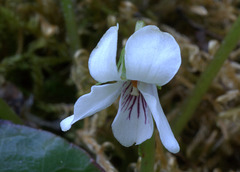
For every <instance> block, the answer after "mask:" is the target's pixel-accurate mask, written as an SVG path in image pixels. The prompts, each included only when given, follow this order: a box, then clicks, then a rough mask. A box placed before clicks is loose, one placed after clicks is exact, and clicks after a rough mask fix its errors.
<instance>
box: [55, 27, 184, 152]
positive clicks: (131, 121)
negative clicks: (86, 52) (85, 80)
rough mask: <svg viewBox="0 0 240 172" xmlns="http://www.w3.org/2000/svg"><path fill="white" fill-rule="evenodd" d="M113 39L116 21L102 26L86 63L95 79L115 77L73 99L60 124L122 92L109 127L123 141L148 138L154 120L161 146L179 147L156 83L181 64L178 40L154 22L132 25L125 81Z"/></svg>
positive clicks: (70, 122) (108, 102)
mask: <svg viewBox="0 0 240 172" xmlns="http://www.w3.org/2000/svg"><path fill="white" fill-rule="evenodd" d="M117 39H118V25H117V26H113V27H110V28H109V29H108V30H107V32H106V33H105V34H104V35H103V37H102V38H101V40H100V41H99V43H98V45H97V47H96V48H95V49H94V50H93V51H92V53H91V55H90V58H89V62H88V65H89V71H90V74H91V76H92V77H93V78H94V79H95V80H96V81H98V82H101V83H104V82H109V81H116V82H115V83H109V84H104V85H97V86H96V85H95V86H92V88H91V92H90V93H88V94H85V95H83V96H81V97H80V98H79V99H78V100H77V102H76V103H75V105H74V113H73V115H71V116H69V117H67V118H66V119H64V120H63V121H62V122H61V124H60V125H61V129H62V130H63V131H67V130H69V129H70V128H71V126H72V125H73V124H74V123H75V122H77V121H78V120H81V119H83V118H86V117H89V116H91V115H93V114H95V113H96V112H98V111H101V110H103V109H105V108H107V107H109V106H110V105H111V104H112V103H113V102H114V101H115V100H116V99H117V98H118V97H119V96H120V95H121V97H120V101H119V109H118V112H117V116H116V117H115V119H114V121H113V123H112V130H113V134H114V136H115V137H116V139H117V140H118V141H119V142H120V143H121V144H122V145H123V146H126V147H129V146H131V145H133V144H134V143H136V144H137V145H138V144H141V143H142V142H144V141H145V140H147V139H149V138H151V136H152V134H153V130H154V124H153V119H154V121H155V124H156V126H157V129H158V131H159V135H160V138H161V141H162V143H163V145H164V146H165V148H166V149H167V150H168V151H170V152H172V153H177V152H179V150H180V148H179V145H178V142H177V141H176V139H175V137H174V135H173V133H172V130H171V128H170V126H169V123H168V121H167V119H166V117H165V115H164V112H163V110H162V107H161V105H160V102H159V97H158V92H157V87H156V85H157V86H162V85H165V84H166V83H168V82H169V81H170V80H171V79H172V78H173V76H174V75H175V74H176V73H177V71H178V69H179V67H180V64H181V55H180V48H179V46H178V44H177V42H176V41H175V39H174V38H173V37H172V36H171V35H170V34H168V33H165V32H161V31H160V30H159V29H158V27H156V26H152V25H149V26H145V27H143V28H141V29H139V30H137V31H136V32H135V33H134V34H133V35H132V36H130V38H129V39H128V40H127V42H126V46H125V57H124V60H125V68H126V79H127V80H122V79H121V73H120V72H119V71H118V69H117V65H116V54H117ZM152 117H153V119H152Z"/></svg>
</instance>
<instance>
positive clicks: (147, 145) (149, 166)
mask: <svg viewBox="0 0 240 172" xmlns="http://www.w3.org/2000/svg"><path fill="white" fill-rule="evenodd" d="M139 156H140V157H141V168H140V172H153V170H154V160H155V132H153V135H152V137H151V138H150V139H149V140H146V141H145V142H143V143H142V144H141V145H139Z"/></svg>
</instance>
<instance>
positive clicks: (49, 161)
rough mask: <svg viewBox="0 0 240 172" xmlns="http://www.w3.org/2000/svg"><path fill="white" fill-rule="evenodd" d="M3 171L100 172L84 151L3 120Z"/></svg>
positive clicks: (0, 125)
mask: <svg viewBox="0 0 240 172" xmlns="http://www.w3.org/2000/svg"><path fill="white" fill-rule="evenodd" d="M0 171H1V172H16V171H17V172H100V171H103V170H102V169H101V167H99V166H98V165H97V164H96V163H95V161H94V160H93V159H91V158H90V157H89V155H88V154H87V153H86V152H85V151H84V150H82V149H80V148H78V147H77V146H74V145H72V144H69V143H68V142H67V141H65V140H64V139H62V138H60V137H58V136H56V135H54V134H51V133H49V132H46V131H43V130H37V129H33V128H30V127H26V126H21V125H15V124H12V123H10V122H8V121H5V120H0Z"/></svg>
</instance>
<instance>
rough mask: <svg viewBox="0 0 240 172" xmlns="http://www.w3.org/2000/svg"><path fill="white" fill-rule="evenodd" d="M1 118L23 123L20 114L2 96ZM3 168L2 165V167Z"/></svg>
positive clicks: (0, 101)
mask: <svg viewBox="0 0 240 172" xmlns="http://www.w3.org/2000/svg"><path fill="white" fill-rule="evenodd" d="M0 109H1V110H0V118H1V119H7V120H10V121H12V122H14V123H16V124H22V123H23V122H22V120H21V119H20V118H19V116H18V115H17V114H16V113H15V112H14V111H13V110H12V109H11V108H10V107H9V106H8V105H7V103H5V101H4V100H2V99H1V98H0ZM0 168H1V167H0Z"/></svg>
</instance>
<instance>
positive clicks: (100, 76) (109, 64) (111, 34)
mask: <svg viewBox="0 0 240 172" xmlns="http://www.w3.org/2000/svg"><path fill="white" fill-rule="evenodd" d="M117 39H118V25H117V26H112V27H110V28H109V29H108V30H107V32H106V33H105V34H104V35H103V37H102V38H101V40H100V41H99V42H98V44H97V46H96V48H95V49H94V50H93V51H92V53H91V54H90V57H89V61H88V68H89V71H90V74H91V76H92V77H93V78H94V79H95V80H96V81H98V82H107V81H120V80H121V79H120V75H119V73H118V70H117V64H116V54H117Z"/></svg>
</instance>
